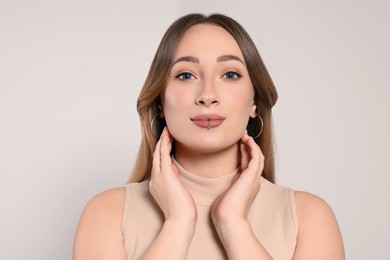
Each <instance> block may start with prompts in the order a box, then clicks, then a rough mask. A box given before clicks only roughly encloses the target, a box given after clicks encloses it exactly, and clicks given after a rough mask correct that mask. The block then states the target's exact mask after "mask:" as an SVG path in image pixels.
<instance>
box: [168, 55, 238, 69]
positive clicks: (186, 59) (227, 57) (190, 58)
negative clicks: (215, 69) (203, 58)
mask: <svg viewBox="0 0 390 260" xmlns="http://www.w3.org/2000/svg"><path fill="white" fill-rule="evenodd" d="M230 60H236V61H239V62H241V63H242V64H244V65H245V63H244V61H243V60H242V59H240V58H239V57H237V56H235V55H222V56H219V57H218V58H217V62H225V61H230ZM178 62H191V63H199V59H198V58H196V57H194V56H183V57H180V58H177V59H176V60H175V61H174V62H173V63H172V66H173V65H175V64H176V63H178Z"/></svg>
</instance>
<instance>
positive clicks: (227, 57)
mask: <svg viewBox="0 0 390 260" xmlns="http://www.w3.org/2000/svg"><path fill="white" fill-rule="evenodd" d="M229 60H236V61H239V62H241V63H242V64H244V65H245V63H244V61H243V60H242V59H240V58H239V57H237V56H235V55H222V56H220V57H218V58H217V62H224V61H229Z"/></svg>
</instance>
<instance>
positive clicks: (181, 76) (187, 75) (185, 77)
mask: <svg viewBox="0 0 390 260" xmlns="http://www.w3.org/2000/svg"><path fill="white" fill-rule="evenodd" d="M176 78H177V79H181V80H190V79H193V78H194V75H192V74H191V73H188V72H183V73H180V74H179V75H177V76H176Z"/></svg>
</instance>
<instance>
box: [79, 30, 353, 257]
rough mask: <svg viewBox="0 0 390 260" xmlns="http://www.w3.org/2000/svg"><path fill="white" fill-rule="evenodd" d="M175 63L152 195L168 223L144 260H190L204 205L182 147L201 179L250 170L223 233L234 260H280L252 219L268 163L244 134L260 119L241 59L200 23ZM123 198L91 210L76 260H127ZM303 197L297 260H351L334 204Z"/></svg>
mask: <svg viewBox="0 0 390 260" xmlns="http://www.w3.org/2000/svg"><path fill="white" fill-rule="evenodd" d="M221 42H223V43H224V44H222V45H221V44H220V43H221ZM183 57H184V58H183ZM188 57H190V58H188ZM231 57H233V58H231ZM174 60H176V61H177V63H175V65H174V66H173V67H172V71H171V74H170V75H169V79H168V81H167V87H166V89H165V91H164V92H163V95H162V108H161V109H162V111H161V112H162V115H163V116H164V117H165V119H166V121H167V125H168V128H165V129H164V131H163V133H162V136H161V138H160V140H159V141H158V143H157V145H156V149H155V151H154V154H153V170H152V175H151V180H150V187H149V189H150V192H151V194H152V196H153V197H154V199H155V201H156V202H157V204H158V206H159V207H160V209H161V210H162V212H163V213H164V216H165V222H164V224H163V227H162V229H161V231H160V233H159V234H158V236H157V237H156V239H155V240H154V241H153V243H152V244H151V245H150V247H149V248H148V249H147V251H146V252H145V254H144V256H143V258H142V259H146V260H147V259H153V260H155V259H172V260H175V259H186V257H187V254H188V250H189V247H190V245H191V241H192V238H193V236H194V232H195V228H196V223H197V212H196V207H195V203H194V201H193V199H192V197H191V195H190V193H189V192H188V191H187V190H186V188H185V187H184V185H183V184H182V182H181V181H180V179H179V177H178V171H177V169H176V168H175V166H174V165H173V163H172V159H171V157H170V151H171V149H172V143H173V142H175V149H176V150H175V158H176V160H177V161H178V162H179V163H180V164H181V165H182V166H183V167H184V168H185V169H187V170H188V171H190V172H192V173H194V174H198V175H199V176H203V177H205V176H207V174H210V171H209V169H215V171H214V172H213V173H212V174H215V175H213V176H210V177H216V176H218V174H223V173H228V172H232V171H233V170H234V169H236V168H237V167H238V166H241V172H240V173H238V174H237V175H236V176H235V178H234V179H233V181H232V184H231V186H230V187H229V188H228V189H227V191H226V192H224V193H223V194H221V195H220V196H219V197H218V198H217V200H216V201H215V203H214V205H213V207H212V211H211V218H212V221H213V224H214V227H215V229H216V231H217V234H218V236H219V239H220V240H221V242H222V245H223V247H224V248H225V250H226V253H227V255H228V257H229V259H237V260H238V259H245V260H247V259H272V258H271V256H270V255H269V253H268V252H267V251H266V249H265V248H264V247H263V246H262V244H261V242H260V241H258V240H257V238H256V237H255V236H254V234H253V232H252V229H251V226H250V224H249V222H248V220H247V218H248V212H249V210H250V208H251V206H252V203H253V201H254V199H255V197H256V196H257V194H258V192H259V190H260V189H261V185H260V178H261V174H262V171H263V168H264V156H263V154H262V152H261V150H260V148H259V146H258V145H257V144H256V143H255V142H254V140H253V138H251V137H250V136H248V135H247V133H246V131H245V128H246V122H247V121H246V120H243V119H245V118H248V117H252V118H253V117H255V114H254V113H255V111H256V106H255V105H254V101H253V98H254V90H253V86H252V84H251V81H250V78H249V75H248V72H247V70H246V66H245V64H244V63H243V62H242V61H243V56H242V53H241V51H240V49H239V47H238V45H237V43H236V42H235V40H234V38H233V37H232V36H231V35H230V34H229V33H227V32H226V31H225V30H224V29H222V28H220V27H217V26H214V25H196V26H193V27H191V28H190V29H189V30H188V31H187V32H186V33H185V35H184V36H183V38H182V40H181V42H180V43H179V46H178V49H177V51H176V53H175V57H174ZM232 107H234V109H231V108H232ZM201 113H217V114H219V115H222V116H224V117H225V118H226V120H225V121H224V122H223V123H222V124H221V125H220V126H219V127H217V128H212V129H204V128H199V127H198V126H196V125H195V124H194V123H193V122H191V121H190V120H189V117H191V116H195V115H197V114H201ZM124 198H125V190H124V189H123V188H118V189H113V190H110V191H107V192H104V193H102V194H99V195H97V196H96V197H95V198H93V199H92V200H91V201H90V202H89V203H88V205H87V206H86V208H85V210H84V212H83V214H82V216H81V219H80V223H79V226H78V229H77V232H76V236H75V241H74V253H73V259H74V260H89V259H93V260H100V259H111V260H120V259H121V260H122V259H126V253H125V250H124V248H123V237H122V232H121V224H122V215H123V206H124ZM295 198H296V205H297V215H298V240H297V246H296V251H295V255H294V258H293V259H297V260H312V259H316V260H322V259H323V260H325V259H326V260H328V259H332V260H339V259H340V260H341V259H345V256H344V247H343V242H342V238H341V234H340V231H339V228H338V224H337V221H336V218H335V216H334V214H333V212H332V210H331V208H330V207H329V206H328V204H327V203H326V202H325V201H323V200H322V199H320V198H318V197H316V196H314V195H312V194H309V193H305V192H296V193H295Z"/></svg>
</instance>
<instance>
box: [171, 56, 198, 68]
mask: <svg viewBox="0 0 390 260" xmlns="http://www.w3.org/2000/svg"><path fill="white" fill-rule="evenodd" d="M182 61H186V62H192V63H199V59H198V58H196V57H194V56H183V57H180V58H177V59H176V60H175V61H174V62H173V63H172V66H173V65H175V64H176V63H178V62H182Z"/></svg>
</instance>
